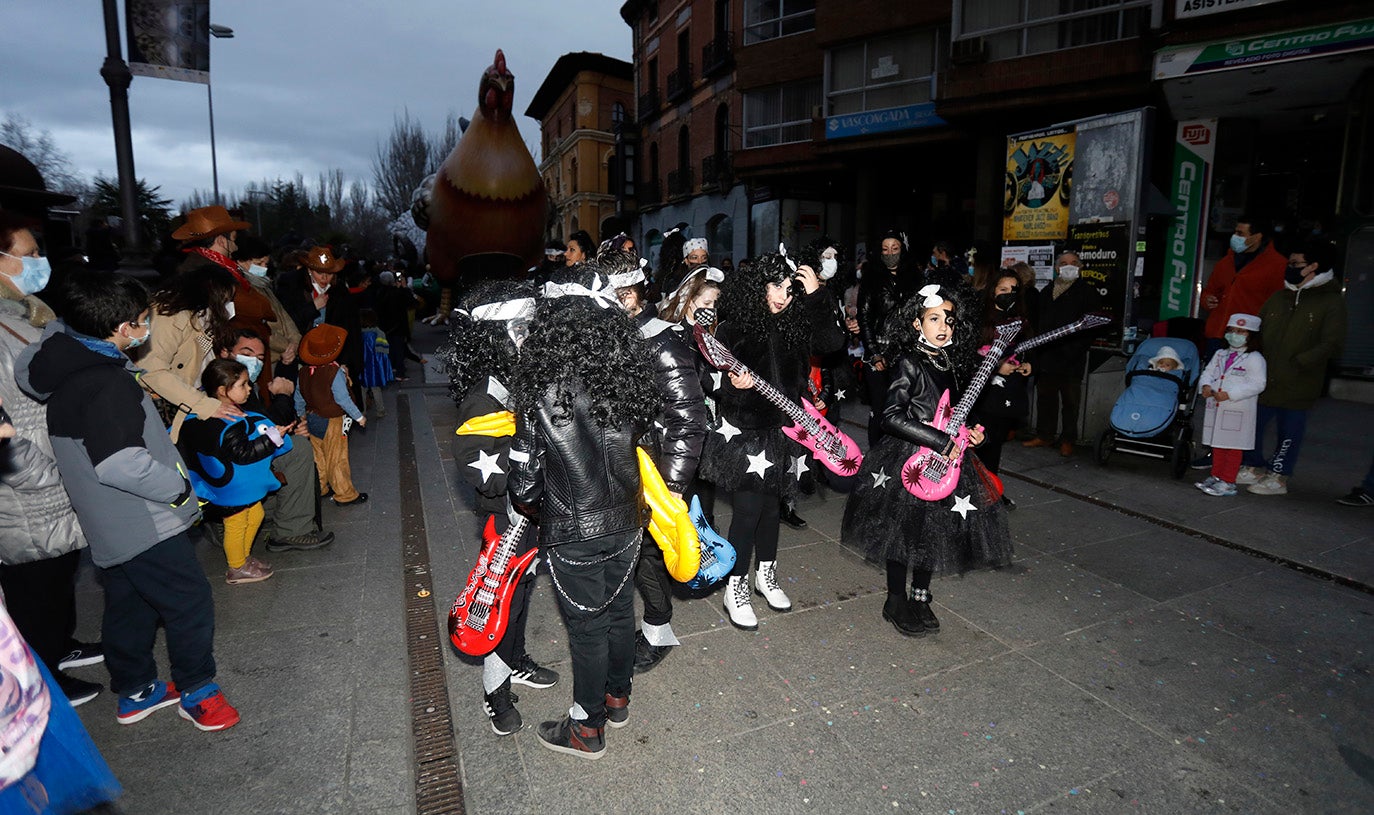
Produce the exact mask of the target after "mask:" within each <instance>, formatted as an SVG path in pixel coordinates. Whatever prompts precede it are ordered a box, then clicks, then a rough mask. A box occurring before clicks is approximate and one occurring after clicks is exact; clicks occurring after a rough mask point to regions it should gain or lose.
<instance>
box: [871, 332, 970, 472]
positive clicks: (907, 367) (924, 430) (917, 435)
mask: <svg viewBox="0 0 1374 815" xmlns="http://www.w3.org/2000/svg"><path fill="white" fill-rule="evenodd" d="M945 391H949V392H950V394H949V396H950V403H951V404H953V403H954V402H957V401H958V399H959V393H958V392H957V390H956V389H955V382H954V375H953V374H952V373H951V372H949V371H940V370H936V368H935V366H934V365H932V364H931V363H930V356H929V355H927V354H925V353H922V352H919V351H918V352H917V353H916V354H915V355H908V356H904V357H902V358H901V360H900V361H898V363H897V367H896V370H895V372H894V373H893V376H892V385H891V386H890V387H889V388H888V389H887V403H886V404H885V405H883V432H885V433H888V434H891V435H892V436H896V437H898V438H901V439H903V440H905V441H908V442H910V443H912V444H918V445H920V446H922V447H929V448H930V449H932V450H936V451H939V452H942V453H943V452H944V451H945V450H946V449H947V448H948V447H949V445H950V442H951V441H952V438H951V437H950V435H949V434H948V433H946V432H944V431H943V430H936V429H935V428H934V427H933V426H931V425H930V421H931V420H933V419H934V418H935V408H936V407H937V406H938V405H939V404H940V396H941V395H942V394H943V393H944V392H945Z"/></svg>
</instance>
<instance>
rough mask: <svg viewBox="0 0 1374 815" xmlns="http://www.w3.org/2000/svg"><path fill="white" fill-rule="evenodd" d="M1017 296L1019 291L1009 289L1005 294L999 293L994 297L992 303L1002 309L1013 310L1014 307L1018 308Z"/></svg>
mask: <svg viewBox="0 0 1374 815" xmlns="http://www.w3.org/2000/svg"><path fill="white" fill-rule="evenodd" d="M1016 298H1017V293H1016V292H1014V291H1009V292H1006V293H1005V294H999V295H997V296H996V297H994V298H992V303H993V305H995V306H997V308H998V309H999V310H1001V311H1011V310H1012V309H1014V308H1016Z"/></svg>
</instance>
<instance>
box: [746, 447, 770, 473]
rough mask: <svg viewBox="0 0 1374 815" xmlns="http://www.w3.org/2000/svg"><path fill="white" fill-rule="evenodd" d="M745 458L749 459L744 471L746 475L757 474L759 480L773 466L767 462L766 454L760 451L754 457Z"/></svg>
mask: <svg viewBox="0 0 1374 815" xmlns="http://www.w3.org/2000/svg"><path fill="white" fill-rule="evenodd" d="M745 458H747V459H749V466H748V467H747V468H745V470H744V472H745V474H746V475H747V474H749V473H758V476H759V478H763V477H764V474H765V473H767V472H768V468H769V467H772V466H773V462H771V461H769V460H768V454H767V453H765V452H764V451H762V450H760V451H759V452H758V453H756V454H755V455H752V456H745Z"/></svg>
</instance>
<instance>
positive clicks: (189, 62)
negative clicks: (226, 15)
mask: <svg viewBox="0 0 1374 815" xmlns="http://www.w3.org/2000/svg"><path fill="white" fill-rule="evenodd" d="M124 21H125V28H126V29H127V32H128V37H129V71H130V72H131V73H132V74H133V75H134V76H151V77H157V78H159V79H173V80H176V81H178V82H197V83H200V84H201V85H208V84H209V83H210V0H126V3H125V6H124Z"/></svg>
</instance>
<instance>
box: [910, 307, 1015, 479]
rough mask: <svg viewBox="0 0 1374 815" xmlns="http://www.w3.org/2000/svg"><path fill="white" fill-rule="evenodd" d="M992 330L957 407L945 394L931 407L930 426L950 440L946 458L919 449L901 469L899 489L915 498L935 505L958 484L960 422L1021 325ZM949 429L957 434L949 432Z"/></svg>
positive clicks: (965, 436) (964, 442)
mask: <svg viewBox="0 0 1374 815" xmlns="http://www.w3.org/2000/svg"><path fill="white" fill-rule="evenodd" d="M995 330H996V332H997V337H996V339H994V340H993V342H992V347H991V348H990V349H989V350H988V353H987V356H985V357H983V364H982V365H979V366H978V370H977V372H975V373H974V374H973V379H971V380H969V383H968V387H967V388H965V389H964V395H963V397H962V398H960V399H959V404H957V405H955V406H954V408H953V409H951V408H950V406H949V391H945V392H944V393H942V394H940V403H939V404H938V405H936V407H935V417H934V418H933V419H931V421H930V426H931V427H934V428H935V429H936V430H944V431H945V432H947V433H949V434H950V435H951V436H953V437H954V447H953V448H952V449H951V450H950V451H949V455H945V454H944V453H943V452H942V451H938V450H931V449H930V448H929V447H922V448H921V449H920V450H917V451H916V454H915V455H913V456H912V457H911V458H909V459H907V460H906V464H904V465H902V486H904V487H906V489H907V492H909V493H911V494H912V495H914V496H916V497H917V498H920V499H922V500H924V501H938V500H940V499H941V498H944V497H945V496H947V495H949V494H950V493H951V492H954V487H955V486H956V485H957V484H958V483H959V471H960V470H961V469H962V468H963V463H964V450H965V449H967V448H968V440H969V434H970V431H969V429H968V428H967V427H965V426H964V420H965V419H967V418H968V414H969V411H970V410H973V405H974V404H975V403H976V402H977V401H978V394H979V393H981V392H982V390H983V386H984V385H986V384H987V381H988V379H989V378H990V377H991V376H992V372H993V370H995V369H996V368H997V366H998V365H1000V364H1001V362H1002V355H1003V353H1004V352H1006V350H1007V346H1009V345H1011V341H1012V340H1014V339H1016V335H1017V334H1019V333H1020V332H1021V321H1020V320H1011V321H1010V322H1005V323H1002V324H1001V325H999V326H997V328H996V329H995ZM949 428H958V430H957V431H951V430H949Z"/></svg>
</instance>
